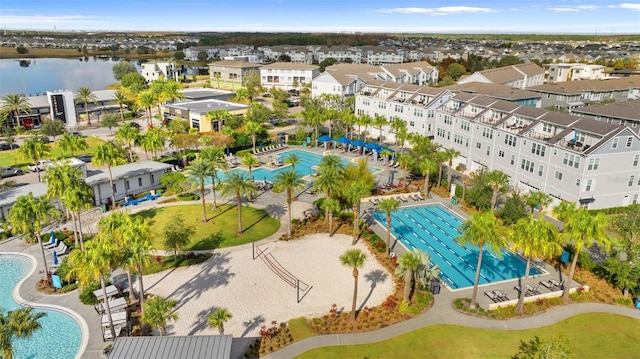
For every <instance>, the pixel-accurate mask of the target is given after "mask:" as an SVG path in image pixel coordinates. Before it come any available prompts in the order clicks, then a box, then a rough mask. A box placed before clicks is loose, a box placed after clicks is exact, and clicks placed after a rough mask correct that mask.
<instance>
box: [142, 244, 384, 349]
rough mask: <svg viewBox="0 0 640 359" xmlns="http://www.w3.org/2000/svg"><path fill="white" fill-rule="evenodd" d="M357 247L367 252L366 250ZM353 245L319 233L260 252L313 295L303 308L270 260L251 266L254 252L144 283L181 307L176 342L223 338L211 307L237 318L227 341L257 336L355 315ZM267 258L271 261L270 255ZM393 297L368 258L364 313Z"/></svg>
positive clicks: (220, 257) (362, 288) (226, 254)
mask: <svg viewBox="0 0 640 359" xmlns="http://www.w3.org/2000/svg"><path fill="white" fill-rule="evenodd" d="M355 247H357V248H360V249H363V250H364V251H365V253H368V251H367V249H366V247H365V245H364V244H363V243H358V244H356V246H355ZM349 248H353V247H352V246H351V238H350V237H349V236H346V235H335V236H334V237H333V238H329V237H328V235H327V234H315V235H311V236H307V237H305V238H303V239H300V240H295V241H291V242H283V241H275V242H271V243H268V244H265V245H263V246H261V249H262V250H264V251H265V254H263V256H265V258H270V259H271V261H272V262H273V259H275V260H276V261H277V262H278V263H280V265H281V266H282V267H284V268H286V270H287V271H288V272H289V273H291V274H292V275H294V276H296V277H298V278H299V279H300V280H301V281H303V282H305V283H307V284H308V285H309V286H311V288H310V289H309V290H308V291H307V292H306V293H304V292H301V296H302V295H304V297H303V298H302V300H301V302H300V303H297V297H296V289H295V288H294V287H292V286H290V285H289V284H287V282H285V281H284V280H283V279H281V278H280V277H278V276H277V275H276V274H275V273H274V272H273V271H271V269H270V268H269V267H268V266H267V264H266V263H265V261H263V260H261V259H259V258H256V260H253V259H252V250H251V247H248V248H243V249H238V248H230V249H221V250H216V251H215V252H214V254H213V257H212V258H211V259H209V260H208V261H206V262H204V263H202V264H200V265H196V266H190V267H186V268H178V269H175V270H173V271H165V272H162V273H157V274H153V275H150V276H146V277H145V278H144V283H145V288H146V290H147V291H148V292H149V293H152V294H156V295H161V296H164V297H170V298H173V299H176V300H178V302H179V304H178V308H177V313H178V315H179V319H178V320H177V321H176V322H171V323H170V325H169V326H168V328H167V331H168V334H169V335H196V334H197V335H206V334H218V332H217V330H214V329H211V328H210V327H209V324H208V322H207V316H208V315H209V314H210V313H211V312H212V308H216V307H224V308H227V309H228V310H229V311H230V312H231V314H233V318H232V319H231V320H230V321H229V322H228V323H227V324H226V325H225V334H232V335H233V336H234V337H244V336H257V335H258V333H259V331H260V326H261V325H262V324H267V325H269V324H270V323H271V321H272V320H277V321H278V322H282V321H286V320H289V319H292V318H297V317H301V316H306V317H313V316H320V315H324V314H328V313H329V309H330V308H331V305H332V304H334V303H335V304H337V305H338V308H344V310H345V311H350V310H351V302H352V298H353V275H352V269H351V268H349V267H346V266H343V265H342V264H341V263H340V260H339V257H340V255H341V254H342V253H344V251H346V250H347V249H349ZM267 254H271V256H268V255H267ZM392 292H393V278H392V276H391V275H390V274H389V273H388V272H387V271H386V270H385V269H384V268H383V267H382V266H380V265H379V264H378V263H377V262H376V261H375V259H374V258H373V257H372V256H370V255H368V256H367V260H366V262H365V265H364V267H363V268H362V269H361V270H360V277H359V280H358V301H357V305H358V308H361V307H364V306H375V305H378V304H380V303H381V302H382V301H383V300H384V299H385V298H386V297H387V296H388V295H390V294H392Z"/></svg>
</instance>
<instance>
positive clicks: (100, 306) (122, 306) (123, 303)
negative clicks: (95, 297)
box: [93, 297, 128, 314]
mask: <svg viewBox="0 0 640 359" xmlns="http://www.w3.org/2000/svg"><path fill="white" fill-rule="evenodd" d="M107 304H108V305H109V309H110V310H111V313H118V312H122V311H124V310H126V309H127V305H128V304H127V300H126V299H124V297H120V298H115V299H112V300H109V301H107ZM93 307H94V309H95V310H96V312H98V314H104V313H105V311H106V308H105V306H104V303H102V302H100V303H96V304H94V306H93Z"/></svg>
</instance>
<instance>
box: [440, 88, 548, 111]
mask: <svg viewBox="0 0 640 359" xmlns="http://www.w3.org/2000/svg"><path fill="white" fill-rule="evenodd" d="M445 88H446V89H449V90H451V91H452V92H454V93H458V92H466V93H472V94H482V95H486V96H489V97H492V98H495V99H499V100H505V101H509V102H515V103H517V104H518V105H525V106H531V107H538V108H539V107H541V105H542V98H541V95H540V94H539V93H537V92H533V91H528V90H523V89H519V88H515V87H511V86H506V85H499V84H487V83H484V82H467V83H465V84H461V85H452V86H447V87H445Z"/></svg>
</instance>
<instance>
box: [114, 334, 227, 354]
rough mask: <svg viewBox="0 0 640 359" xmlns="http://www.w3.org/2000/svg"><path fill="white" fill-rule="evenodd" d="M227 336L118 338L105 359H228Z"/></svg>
mask: <svg viewBox="0 0 640 359" xmlns="http://www.w3.org/2000/svg"><path fill="white" fill-rule="evenodd" d="M232 341H233V337H232V336H231V335H193V336H164V337H162V336H161V337H151V336H149V337H118V338H116V340H115V341H114V342H113V347H112V348H111V351H110V352H109V356H108V357H107V359H131V358H136V359H229V358H231V343H232Z"/></svg>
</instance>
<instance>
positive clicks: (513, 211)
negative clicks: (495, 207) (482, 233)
mask: <svg viewBox="0 0 640 359" xmlns="http://www.w3.org/2000/svg"><path fill="white" fill-rule="evenodd" d="M525 206H526V204H525V198H524V197H523V196H522V195H521V194H520V192H518V191H517V190H516V191H513V192H512V193H511V196H509V197H507V199H506V200H505V201H504V207H503V208H502V209H501V210H500V211H499V212H498V213H499V217H500V218H502V222H503V223H504V225H505V226H510V225H512V224H514V223H516V222H517V221H518V220H519V219H521V218H524V217H526V216H527V210H526V208H525Z"/></svg>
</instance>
